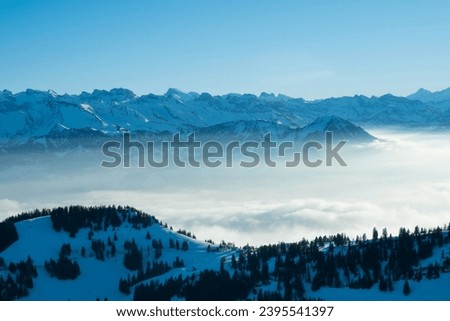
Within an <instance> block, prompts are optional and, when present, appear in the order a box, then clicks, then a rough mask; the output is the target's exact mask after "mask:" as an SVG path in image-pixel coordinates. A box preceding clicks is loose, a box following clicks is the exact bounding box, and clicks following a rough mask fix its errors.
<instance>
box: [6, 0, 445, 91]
mask: <svg viewBox="0 0 450 321" xmlns="http://www.w3.org/2000/svg"><path fill="white" fill-rule="evenodd" d="M449 13H450V1H448V0H442V1H441V0H436V1H432V0H428V1H414V0H409V1H392V0H366V1H362V0H355V1H354V0H345V1H344V0H342V1H339V0H315V1H313V0H310V1H303V0H292V1H289V0H285V1H265V0H245V1H242V0H239V1H236V0H226V1H225V0H224V1H212V0H192V1H187V0H186V1H185V0H178V1H177V0H161V1H152V0H130V1H125V0H108V1H100V0H98V1H97V0H96V1H92V0H91V1H85V0H77V1H66V0H61V1H49V0H39V1H32V0H0V88H1V89H9V90H11V91H13V92H18V91H22V90H25V89H26V88H34V89H41V90H47V89H53V90H55V91H57V92H58V93H79V92H81V91H92V90H93V89H95V88H98V89H111V88H114V87H125V88H129V89H131V90H133V91H134V92H135V93H137V94H145V93H149V92H152V93H156V94H161V93H164V92H165V91H166V90H167V88H169V87H175V88H179V89H181V90H183V91H197V92H210V93H212V94H224V93H229V92H237V93H245V92H249V93H255V94H259V93H260V92H262V91H266V92H274V93H284V94H287V95H290V96H294V97H304V98H307V99H313V98H324V97H329V96H343V95H354V94H365V95H369V96H370V95H381V94H384V93H387V92H390V93H393V94H396V95H406V94H409V93H412V92H413V91H416V90H417V89H418V88H420V87H425V88H428V89H430V90H433V91H434V90H440V89H444V88H447V87H449V86H450V18H449Z"/></svg>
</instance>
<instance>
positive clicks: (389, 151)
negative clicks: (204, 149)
mask: <svg viewBox="0 0 450 321" xmlns="http://www.w3.org/2000/svg"><path fill="white" fill-rule="evenodd" d="M369 132H370V133H371V134H373V135H374V136H376V137H378V138H381V139H383V140H384V141H380V142H376V143H372V144H370V145H368V146H364V147H361V146H354V147H350V146H347V145H346V146H344V147H343V148H342V151H343V153H342V154H343V157H344V160H345V161H346V162H347V164H348V166H347V167H341V166H339V165H337V164H335V166H333V167H324V166H322V167H319V168H308V167H305V166H304V165H299V166H298V167H296V168H282V167H277V168H269V167H267V166H260V167H258V168H252V169H246V168H239V167H234V168H224V167H219V168H215V169H211V168H205V167H202V168H165V169H154V168H150V167H146V168H143V169H141V168H131V169H123V168H117V169H105V168H102V167H100V160H99V159H97V160H94V159H91V160H90V161H89V162H84V161H80V160H77V158H76V157H70V158H69V159H68V158H63V157H58V158H53V159H52V160H42V159H38V158H36V157H35V156H33V157H32V159H31V160H30V159H28V158H27V157H26V156H23V157H22V159H21V161H20V162H17V161H11V160H7V161H5V158H2V159H1V162H2V164H1V165H2V166H1V169H0V220H3V219H4V218H6V217H8V216H10V215H15V214H18V213H20V212H22V211H28V210H33V209H35V208H44V207H46V208H52V207H55V206H62V205H70V204H80V205H109V204H116V205H130V206H133V207H136V208H138V209H140V210H143V211H145V212H148V213H151V214H153V215H155V216H156V217H157V218H158V219H160V220H162V221H163V222H167V223H168V224H169V225H172V226H173V227H174V228H176V229H178V228H183V229H187V230H189V231H192V232H193V233H194V234H195V235H196V236H197V238H200V239H213V240H214V241H217V242H220V241H221V240H226V241H230V242H235V243H236V244H237V245H245V244H247V243H249V244H253V245H259V244H264V243H276V242H279V241H298V240H301V239H302V238H303V237H305V238H312V237H314V236H317V235H325V234H326V235H328V234H335V233H341V232H344V233H346V234H347V235H349V236H351V237H354V236H356V235H362V234H363V233H366V234H367V235H368V236H371V233H372V228H373V227H377V228H378V229H379V231H381V229H382V228H383V227H387V229H388V232H389V233H392V234H394V235H395V234H397V233H398V229H399V227H402V226H404V227H407V228H410V229H413V228H414V227H415V226H416V225H419V226H421V227H435V226H438V225H439V226H443V225H444V224H448V223H449V221H450V161H449V160H450V141H449V137H450V135H449V133H442V132H441V133H437V132H400V131H395V130H380V129H372V130H369ZM28 157H30V156H28Z"/></svg>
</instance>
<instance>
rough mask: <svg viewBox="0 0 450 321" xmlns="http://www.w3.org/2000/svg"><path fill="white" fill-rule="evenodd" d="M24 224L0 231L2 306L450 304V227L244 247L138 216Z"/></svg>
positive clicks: (67, 217) (129, 212) (59, 212)
mask: <svg viewBox="0 0 450 321" xmlns="http://www.w3.org/2000/svg"><path fill="white" fill-rule="evenodd" d="M36 213H38V214H36ZM25 216H26V217H23V216H22V217H18V218H13V219H12V220H13V221H8V220H7V221H5V222H3V223H0V231H1V232H2V234H0V298H2V299H5V298H7V299H17V298H20V299H22V300H95V299H105V298H107V299H109V300H131V299H133V298H134V299H145V298H148V297H151V298H153V299H164V300H169V299H172V300H179V299H188V297H190V298H193V299H199V298H200V299H202V300H203V299H204V300H208V299H211V298H212V297H209V296H208V294H205V293H206V292H204V291H212V292H211V293H210V295H212V296H213V298H215V299H218V300H227V299H251V300H252V299H258V300H275V299H285V300H298V299H308V298H309V299H318V298H319V299H326V300H450V292H449V291H448V290H447V288H448V282H449V281H450V238H449V231H448V228H446V229H445V230H443V229H440V228H436V229H433V230H428V231H426V230H423V229H422V230H420V231H419V229H417V232H416V231H414V233H410V232H409V231H406V230H402V229H401V230H400V233H401V234H400V235H399V236H398V237H392V236H389V237H387V235H383V237H380V238H378V239H373V240H361V239H359V240H358V239H356V240H350V239H348V238H347V239H346V238H345V236H344V235H343V234H341V235H339V234H338V235H336V236H330V237H320V238H316V239H315V240H313V241H309V242H308V241H306V240H302V241H300V242H299V243H291V244H285V243H279V244H277V245H267V246H261V247H259V248H254V247H251V246H246V247H244V248H235V247H234V246H233V245H226V244H224V243H222V244H221V245H219V246H217V245H214V244H211V243H207V242H202V241H199V240H196V239H195V237H193V235H191V234H190V233H187V232H185V231H179V232H174V231H172V230H171V228H167V227H166V226H167V225H162V224H161V223H159V222H158V221H157V220H156V219H155V218H154V217H151V216H148V215H146V214H144V213H141V212H139V211H137V210H135V209H132V208H120V207H119V208H115V207H108V208H106V207H97V208H83V207H70V208H65V209H63V208H57V209H53V210H44V211H41V212H37V211H35V212H32V213H31V214H30V213H27V214H25ZM13 223H14V224H15V225H11V224H13ZM12 226H15V230H16V231H17V237H16V238H15V237H14V233H11V231H12V229H13V228H12ZM7 235H9V236H7ZM68 248H69V250H68ZM52 260H53V263H51V261H52ZM64 260H65V261H66V263H67V262H69V263H67V264H69V266H67V265H65V266H63V265H61V263H60V261H61V262H63V261H64ZM24 262H27V263H24ZM55 262H58V263H55ZM136 262H138V263H136ZM52 264H53V265H52ZM72 264H74V265H77V266H78V269H79V271H78V273H75V274H72V273H73V267H71V265H72ZM33 270H35V271H34V272H33ZM406 283H408V286H409V289H408V291H405V284H406ZM17 284H18V286H17ZM124 284H125V285H124ZM194 291H197V293H195V292H194ZM168 293H169V294H168ZM155 295H156V296H155ZM158 295H161V296H158Z"/></svg>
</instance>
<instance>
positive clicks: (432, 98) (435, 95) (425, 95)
mask: <svg viewBox="0 0 450 321" xmlns="http://www.w3.org/2000/svg"><path fill="white" fill-rule="evenodd" d="M406 98H408V99H412V100H420V101H422V102H439V101H444V100H450V88H447V89H444V90H440V91H435V92H431V91H429V90H427V89H424V88H420V89H419V90H417V91H416V92H415V93H414V94H411V95H409V96H407V97H406Z"/></svg>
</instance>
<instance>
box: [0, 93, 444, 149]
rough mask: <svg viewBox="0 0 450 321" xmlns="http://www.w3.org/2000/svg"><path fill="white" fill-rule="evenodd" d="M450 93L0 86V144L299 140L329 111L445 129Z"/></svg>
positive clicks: (365, 122)
mask: <svg viewBox="0 0 450 321" xmlns="http://www.w3.org/2000/svg"><path fill="white" fill-rule="evenodd" d="M449 97H450V95H449V90H445V91H442V92H437V93H430V92H428V91H425V90H419V91H418V92H417V93H415V94H413V95H411V96H408V97H406V98H404V97H396V96H393V95H389V94H388V95H384V96H381V97H366V96H354V97H340V98H329V99H323V100H315V101H305V100H303V99H301V98H291V97H287V96H284V95H277V96H275V95H273V94H267V93H262V94H261V95H259V96H256V95H252V94H243V95H241V94H227V95H222V96H212V95H210V94H208V93H202V94H199V93H193V92H190V93H184V92H181V91H179V90H177V89H169V90H168V91H167V92H166V93H165V94H164V95H153V94H149V95H143V96H136V95H135V94H134V93H133V92H131V91H130V90H127V89H112V90H110V91H105V90H94V91H93V92H92V93H87V92H82V93H81V94H79V95H68V94H64V95H58V94H57V93H55V92H54V91H51V90H49V91H47V92H45V91H37V90H31V89H28V90H26V91H25V92H21V93H17V94H12V93H11V92H10V91H7V90H3V91H2V92H0V123H1V124H2V126H1V128H0V142H1V147H2V148H3V149H5V148H6V149H8V148H11V147H15V146H21V145H26V144H34V145H41V146H44V147H49V146H50V147H51V146H53V145H58V144H60V143H61V142H64V141H67V140H68V139H71V140H74V139H79V140H80V141H83V142H84V143H85V144H86V143H88V142H89V141H94V140H95V138H99V139H101V138H102V137H103V138H104V137H108V136H112V135H117V134H120V133H121V132H123V131H127V132H134V133H140V134H145V135H153V136H154V135H156V136H161V135H168V134H175V133H177V132H181V133H190V132H194V131H198V132H199V133H200V134H202V135H206V136H215V137H216V138H217V136H220V135H228V136H237V137H239V138H243V137H244V138H245V137H247V136H249V137H253V136H254V135H255V133H259V132H264V131H265V132H271V133H272V134H273V136H275V137H278V138H283V137H291V138H292V137H294V138H299V137H306V135H304V134H300V131H301V129H302V128H303V127H305V126H307V125H309V124H311V123H312V122H314V121H315V120H316V119H317V118H320V117H327V116H331V115H334V116H335V117H337V118H342V119H345V120H346V121H348V122H352V123H354V124H356V125H358V126H381V125H387V126H393V125H395V126H408V127H410V126H426V127H428V126H440V127H442V126H444V127H445V126H448V125H449V124H450V98H449ZM322 120H323V119H322ZM338 123H341V124H343V123H342V122H341V121H337V122H336V124H338ZM316 124H317V123H316ZM336 124H335V125H336ZM347 125H348V124H347V123H346V125H345V126H347ZM347 132H348V130H347ZM359 132H360V131H359ZM359 132H354V133H349V134H350V137H353V138H354V139H355V138H356V137H358V135H359ZM363 136H365V135H363ZM345 137H347V136H344V138H345ZM86 138H89V139H86ZM366 138H367V136H365V138H364V139H363V140H365V139H366Z"/></svg>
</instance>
